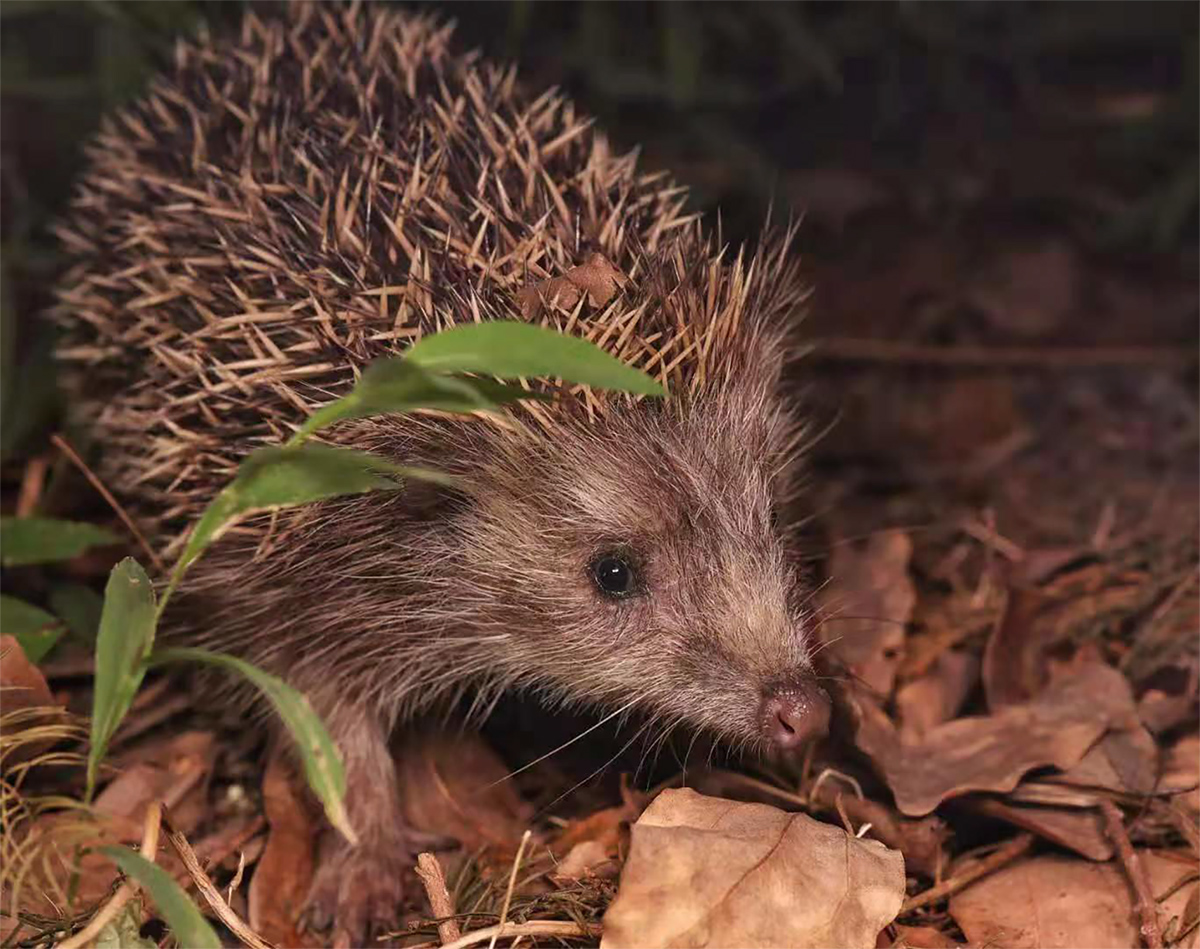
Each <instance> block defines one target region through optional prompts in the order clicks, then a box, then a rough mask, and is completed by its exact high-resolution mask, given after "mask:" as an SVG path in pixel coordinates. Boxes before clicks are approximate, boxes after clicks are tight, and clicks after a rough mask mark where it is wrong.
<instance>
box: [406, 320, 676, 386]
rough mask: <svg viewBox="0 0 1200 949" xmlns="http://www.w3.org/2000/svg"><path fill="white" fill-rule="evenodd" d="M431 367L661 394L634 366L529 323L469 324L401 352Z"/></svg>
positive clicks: (425, 366) (575, 337)
mask: <svg viewBox="0 0 1200 949" xmlns="http://www.w3.org/2000/svg"><path fill="white" fill-rule="evenodd" d="M404 358H405V359H406V360H407V361H409V362H413V363H416V364H417V365H419V366H422V367H423V368H425V369H428V370H431V371H435V372H477V373H481V374H483V375H488V376H496V377H498V378H501V379H516V378H529V377H533V376H547V377H557V378H560V379H565V380H566V381H567V382H581V383H583V384H585V385H589V386H595V387H597V388H600V389H619V390H622V391H625V392H636V393H639V394H641V395H665V391H664V389H663V387H662V386H661V385H660V384H659V383H658V382H656V381H655V380H653V379H651V378H650V377H649V376H648V375H646V374H645V373H644V372H642V371H641V370H640V369H634V368H633V367H632V366H627V365H625V363H623V362H621V360H619V359H617V358H616V357H615V356H611V355H609V354H608V353H606V352H605V351H604V350H602V349H600V348H599V347H598V346H596V345H594V344H593V343H590V342H588V341H587V340H586V339H581V338H580V337H578V336H568V335H566V334H565V333H559V332H558V331H556V330H552V329H547V328H545V327H542V326H534V325H533V324H532V323H518V322H514V321H508V320H495V321H489V322H486V323H469V324H467V325H465V326H456V327H453V328H451V329H448V330H443V331H442V332H440V333H434V334H432V335H430V336H426V337H425V338H424V339H422V340H421V341H420V342H418V343H417V344H416V345H415V346H413V347H412V348H411V349H410V350H409V351H408V352H407V353H406V354H405V357H404Z"/></svg>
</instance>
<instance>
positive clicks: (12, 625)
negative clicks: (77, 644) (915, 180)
mask: <svg viewBox="0 0 1200 949" xmlns="http://www.w3.org/2000/svg"><path fill="white" fill-rule="evenodd" d="M65 628H66V627H64V626H63V624H62V622H61V621H60V620H59V619H57V618H56V617H54V616H51V615H50V614H49V613H47V612H46V611H45V610H43V609H39V608H38V607H36V606H34V605H33V604H32V603H26V602H25V601H24V600H18V599H17V598H16V597H12V596H5V595H3V594H0V633H3V634H4V635H5V636H12V637H14V638H15V639H16V640H17V642H19V643H20V644H21V648H22V649H23V650H24V651H25V657H26V658H27V659H28V660H29V661H30V662H32V663H34V664H36V663H38V662H41V660H42V658H43V657H44V656H45V655H46V653H48V652H49V651H50V650H51V649H52V648H53V647H54V644H55V643H56V642H58V640H59V639H60V638H61V636H62V634H63V632H64V630H65Z"/></svg>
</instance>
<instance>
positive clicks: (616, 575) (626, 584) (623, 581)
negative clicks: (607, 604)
mask: <svg viewBox="0 0 1200 949" xmlns="http://www.w3.org/2000/svg"><path fill="white" fill-rule="evenodd" d="M590 569H591V573H592V582H593V583H595V584H596V589H597V590H599V591H600V592H601V593H603V594H604V595H605V596H609V597H612V598H613V599H621V598H622V597H626V596H629V595H630V594H631V593H634V592H636V590H637V572H636V571H635V570H634V569H633V565H632V564H631V563H630V562H629V561H628V560H627V559H626V558H625V557H622V556H621V555H620V554H604V555H602V556H600V557H597V558H596V559H595V560H593V561H592V566H591V568H590Z"/></svg>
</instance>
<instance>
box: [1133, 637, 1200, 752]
mask: <svg viewBox="0 0 1200 949" xmlns="http://www.w3.org/2000/svg"><path fill="white" fill-rule="evenodd" d="M1198 691H1200V657H1198V656H1197V655H1196V654H1195V653H1194V652H1187V653H1184V654H1182V655H1180V656H1179V657H1177V658H1176V659H1175V660H1174V662H1172V663H1171V665H1170V666H1168V667H1167V668H1165V669H1160V670H1159V671H1158V672H1156V673H1155V674H1154V675H1152V676H1151V677H1150V681H1149V684H1148V687H1147V688H1146V691H1145V692H1143V693H1142V697H1141V698H1140V699H1138V715H1139V716H1140V717H1141V719H1142V723H1143V724H1144V725H1145V726H1146V727H1147V728H1149V729H1150V731H1152V732H1154V733H1155V734H1156V735H1157V734H1160V733H1162V732H1165V731H1168V730H1170V729H1172V728H1175V727H1176V726H1177V725H1182V724H1183V723H1184V722H1186V721H1189V720H1191V721H1195V719H1196V695H1197V692H1198Z"/></svg>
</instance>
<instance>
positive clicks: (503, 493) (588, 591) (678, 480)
mask: <svg viewBox="0 0 1200 949" xmlns="http://www.w3.org/2000/svg"><path fill="white" fill-rule="evenodd" d="M794 435H795V432H794V429H793V427H792V426H790V425H789V417H788V415H787V414H786V413H785V412H784V411H783V409H782V408H781V407H780V405H779V404H778V402H777V401H775V400H774V399H772V398H767V397H763V396H759V397H754V398H731V397H730V396H729V394H728V393H725V394H718V393H714V394H710V395H701V396H699V397H696V398H693V399H689V400H686V401H684V402H681V403H674V404H672V403H663V404H648V403H643V404H641V405H637V406H632V407H629V408H627V409H626V410H625V411H620V412H613V413H611V414H609V415H606V416H605V417H603V418H601V419H598V420H593V421H591V422H584V421H579V422H567V423H564V424H562V425H561V426H559V427H556V429H555V430H554V432H553V434H551V435H542V436H539V437H536V438H532V437H531V438H526V439H517V440H516V441H515V442H514V443H512V444H509V445H507V447H506V448H504V449H503V450H502V451H500V452H498V455H499V457H494V456H493V457H491V458H488V459H487V460H484V461H482V462H481V467H480V469H479V471H478V473H477V482H476V483H477V488H478V490H477V491H475V492H473V497H472V499H471V501H470V503H469V504H467V505H466V507H465V508H464V509H463V510H462V512H461V514H460V516H459V517H458V518H456V519H455V522H456V526H455V528H454V529H455V530H456V531H457V532H458V544H457V547H458V550H459V554H458V557H456V558H455V559H456V561H457V563H456V571H458V570H461V571H462V572H461V573H458V572H456V580H458V581H459V582H458V584H457V588H456V591H455V592H456V595H457V594H459V593H462V594H463V595H465V596H467V597H468V598H470V600H471V603H470V606H469V610H470V612H471V613H472V614H473V616H474V622H472V623H471V627H472V629H471V635H472V637H473V638H474V640H475V642H478V643H486V644H490V645H491V646H494V647H495V648H488V649H487V650H486V651H487V652H488V654H489V655H490V657H492V659H491V661H492V662H494V663H495V665H494V666H493V668H492V669H491V670H489V671H492V672H494V673H495V674H496V676H497V678H498V679H503V680H505V681H506V682H508V683H512V682H515V683H517V684H519V685H524V686H527V687H530V688H532V689H534V690H542V691H544V692H545V693H546V694H547V695H549V696H551V697H558V698H562V699H564V700H566V701H575V700H579V701H594V702H599V703H601V704H603V705H604V706H606V707H609V708H622V707H624V706H626V705H632V706H636V707H639V708H641V709H643V710H645V711H648V712H650V713H652V714H653V715H655V716H656V718H657V721H658V722H659V723H660V724H665V725H673V724H681V725H685V726H691V727H693V728H695V727H700V728H706V729H709V730H711V731H713V732H716V733H719V734H720V735H722V736H723V737H724V738H726V739H727V740H729V741H732V742H734V743H746V744H753V745H758V746H763V745H771V746H775V747H779V748H791V747H794V746H796V745H798V744H800V743H801V742H803V741H804V740H805V739H806V738H808V737H811V736H812V735H815V734H818V733H821V732H823V731H824V730H825V728H826V726H827V723H828V717H829V702H828V698H827V697H826V695H825V693H824V692H823V691H822V690H821V689H820V687H819V686H818V685H817V683H816V681H815V677H814V673H813V667H812V662H811V654H812V645H813V632H812V629H811V620H810V619H809V617H808V615H807V614H806V612H805V609H804V605H805V593H804V591H803V590H802V589H801V587H800V584H799V581H798V578H797V576H796V573H795V571H794V568H793V566H792V564H791V563H790V562H789V557H788V556H787V553H786V551H785V545H784V542H783V539H782V537H781V535H780V530H779V525H778V523H777V517H778V510H779V502H780V500H781V496H782V495H783V494H785V493H786V492H787V489H788V483H787V482H788V480H789V475H790V468H791V465H790V464H789V462H790V460H791V456H792V455H793V454H794V451H793V449H794V444H795V441H796V439H795V437H794ZM502 441H503V439H502Z"/></svg>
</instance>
